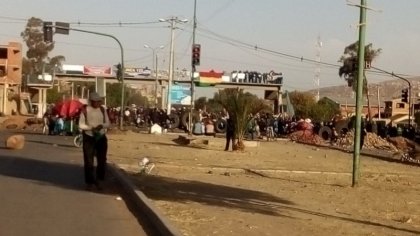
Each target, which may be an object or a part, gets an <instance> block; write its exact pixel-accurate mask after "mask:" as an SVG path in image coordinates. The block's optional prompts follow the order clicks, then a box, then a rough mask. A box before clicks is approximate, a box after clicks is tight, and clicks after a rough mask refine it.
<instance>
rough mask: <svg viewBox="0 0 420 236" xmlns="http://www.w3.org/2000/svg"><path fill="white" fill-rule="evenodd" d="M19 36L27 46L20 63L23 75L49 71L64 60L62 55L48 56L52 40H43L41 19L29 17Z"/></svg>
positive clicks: (51, 47) (52, 46) (52, 45)
mask: <svg viewBox="0 0 420 236" xmlns="http://www.w3.org/2000/svg"><path fill="white" fill-rule="evenodd" d="M21 36H22V38H23V41H24V42H25V43H26V46H27V48H28V50H27V52H26V58H23V63H22V64H23V65H22V73H23V75H24V76H26V75H39V74H41V73H42V71H43V70H44V71H45V72H51V71H52V69H53V68H54V67H55V66H57V65H61V64H62V62H63V61H64V60H65V57H64V56H55V57H52V58H51V57H49V53H50V52H51V51H52V50H53V49H54V42H53V43H45V42H44V32H43V21H42V20H41V19H39V18H36V17H32V18H30V19H29V20H28V22H27V24H26V26H25V30H24V31H23V32H22V33H21Z"/></svg>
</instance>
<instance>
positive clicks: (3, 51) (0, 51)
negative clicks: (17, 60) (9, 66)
mask: <svg viewBox="0 0 420 236" xmlns="http://www.w3.org/2000/svg"><path fill="white" fill-rule="evenodd" d="M0 59H7V48H0Z"/></svg>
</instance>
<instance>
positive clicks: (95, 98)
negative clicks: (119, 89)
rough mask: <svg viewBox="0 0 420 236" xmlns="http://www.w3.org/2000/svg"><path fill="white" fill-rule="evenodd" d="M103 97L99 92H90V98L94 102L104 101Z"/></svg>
mask: <svg viewBox="0 0 420 236" xmlns="http://www.w3.org/2000/svg"><path fill="white" fill-rule="evenodd" d="M102 99H103V98H102V97H101V96H100V95H99V94H98V93H97V92H92V93H90V94H89V100H90V101H93V102H100V101H102Z"/></svg>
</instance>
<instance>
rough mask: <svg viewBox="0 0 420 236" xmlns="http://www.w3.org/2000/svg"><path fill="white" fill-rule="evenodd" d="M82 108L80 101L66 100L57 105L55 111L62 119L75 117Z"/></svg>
mask: <svg viewBox="0 0 420 236" xmlns="http://www.w3.org/2000/svg"><path fill="white" fill-rule="evenodd" d="M82 106H83V104H82V103H81V102H79V100H65V101H61V102H58V103H57V104H55V111H56V113H57V114H58V115H60V116H61V117H73V116H75V115H76V114H77V113H78V112H79V111H80V109H81V107H82Z"/></svg>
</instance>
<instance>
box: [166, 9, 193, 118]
mask: <svg viewBox="0 0 420 236" xmlns="http://www.w3.org/2000/svg"><path fill="white" fill-rule="evenodd" d="M159 21H160V22H169V23H170V27H171V48H170V52H169V78H168V95H167V103H166V104H167V108H166V109H167V111H166V114H167V115H170V114H171V108H172V104H171V92H172V83H173V79H174V37H175V36H174V29H175V23H186V22H188V20H187V19H183V20H180V19H178V17H171V18H168V19H159Z"/></svg>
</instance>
